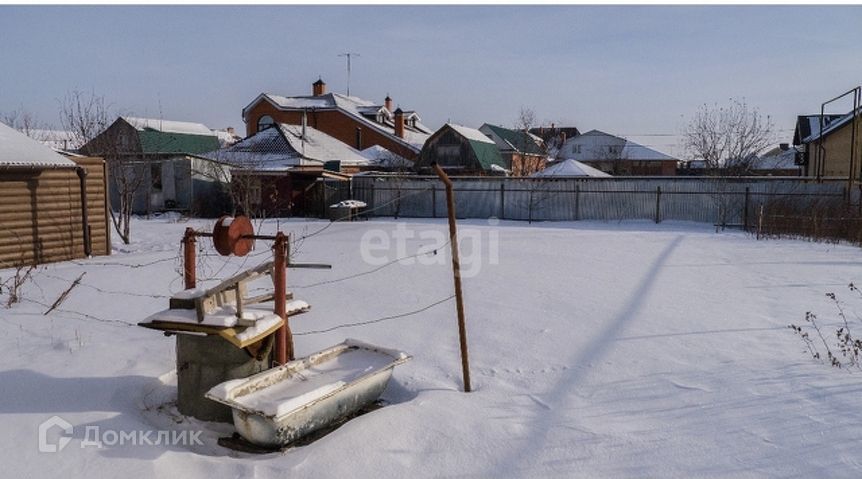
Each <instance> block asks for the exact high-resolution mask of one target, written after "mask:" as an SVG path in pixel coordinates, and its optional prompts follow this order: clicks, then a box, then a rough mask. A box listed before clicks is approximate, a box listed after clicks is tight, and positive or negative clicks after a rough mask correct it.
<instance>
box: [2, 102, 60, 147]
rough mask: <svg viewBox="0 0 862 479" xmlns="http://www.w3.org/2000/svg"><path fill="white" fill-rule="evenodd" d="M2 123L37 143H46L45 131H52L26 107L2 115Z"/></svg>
mask: <svg viewBox="0 0 862 479" xmlns="http://www.w3.org/2000/svg"><path fill="white" fill-rule="evenodd" d="M0 121H2V122H3V123H5V124H6V125H8V126H10V127H12V128H14V129H16V130H18V131H20V132H21V133H23V134H25V135H27V136H29V137H30V138H33V139H34V140H37V141H44V140H45V139H46V138H44V134H45V130H49V129H50V127H49V126H48V125H47V124H45V123H43V122H41V121H39V120H38V119H37V118H36V116H35V115H33V114H32V113H30V112H29V111H27V110H25V109H24V107H19V108H18V109H17V110H12V111H8V112H5V113H2V114H0Z"/></svg>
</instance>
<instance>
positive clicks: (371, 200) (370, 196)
mask: <svg viewBox="0 0 862 479" xmlns="http://www.w3.org/2000/svg"><path fill="white" fill-rule="evenodd" d="M375 181H377V180H375V179H374V178H372V179H371V192H370V193H369V194H368V199H369V204H370V205H371V207H370V208H368V213H367V214H368V215H369V216H371V213H372V212H374V208H376V207H377V198H375V197H374V182H375Z"/></svg>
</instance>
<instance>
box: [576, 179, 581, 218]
mask: <svg viewBox="0 0 862 479" xmlns="http://www.w3.org/2000/svg"><path fill="white" fill-rule="evenodd" d="M580 219H581V185H580V183H576V184H575V221H578V220H580Z"/></svg>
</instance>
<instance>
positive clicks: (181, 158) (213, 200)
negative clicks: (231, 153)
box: [80, 116, 230, 216]
mask: <svg viewBox="0 0 862 479" xmlns="http://www.w3.org/2000/svg"><path fill="white" fill-rule="evenodd" d="M219 146H220V142H219V135H218V133H216V132H215V131H213V130H211V129H210V128H208V127H207V126H206V125H203V124H201V123H196V122H187V121H174V120H164V119H159V118H139V117H133V116H121V117H119V118H117V119H116V120H115V121H114V122H113V123H112V124H111V125H110V126H108V127H107V128H106V129H105V130H104V131H102V132H101V133H99V134H98V135H97V136H96V137H95V138H93V139H92V140H90V141H89V142H87V143H86V144H85V145H83V146H82V147H81V148H80V151H81V152H82V153H84V154H87V155H91V156H100V157H103V158H105V161H106V162H107V163H108V165H109V172H110V175H109V187H110V188H109V190H110V195H111V203H112V204H113V205H115V206H116V205H119V204H120V194H121V191H125V192H129V193H130V194H131V196H132V212H133V213H135V214H149V213H152V212H158V211H165V210H177V211H185V212H190V213H192V214H196V215H200V216H216V215H219V214H221V213H223V212H224V210H225V209H226V208H227V207H228V206H229V201H228V195H227V194H226V192H225V190H224V185H225V183H227V182H229V180H230V176H229V175H230V173H229V169H228V168H227V167H226V166H223V165H220V164H218V163H215V162H213V161H212V160H210V159H207V158H202V157H201V156H200V155H201V154H202V153H205V152H209V151H212V150H215V149H218V148H219ZM120 174H122V175H124V176H119V175H120Z"/></svg>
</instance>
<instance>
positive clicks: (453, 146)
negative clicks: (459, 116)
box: [416, 123, 509, 175]
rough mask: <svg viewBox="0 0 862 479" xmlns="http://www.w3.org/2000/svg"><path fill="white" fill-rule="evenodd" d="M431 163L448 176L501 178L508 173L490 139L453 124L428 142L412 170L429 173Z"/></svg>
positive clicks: (498, 151) (504, 162)
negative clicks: (440, 168)
mask: <svg viewBox="0 0 862 479" xmlns="http://www.w3.org/2000/svg"><path fill="white" fill-rule="evenodd" d="M434 163H437V164H438V165H440V166H441V167H442V168H443V169H444V170H445V171H446V173H448V174H450V175H501V174H506V172H507V170H508V169H509V168H508V164H507V163H506V161H505V160H504V159H503V156H502V155H500V150H499V148H497V145H496V144H495V143H494V141H493V140H492V139H490V138H488V137H487V136H485V134H483V133H482V132H481V131H479V130H476V129H474V128H468V127H466V126H461V125H456V124H453V123H447V124H445V125H443V126H442V127H440V129H439V130H437V131H436V132H434V134H432V135H431V136H430V137H429V138H428V140H427V141H426V142H425V145H424V146H423V147H422V151H421V153H420V154H419V160H418V161H417V162H416V168H417V169H418V170H419V171H420V172H421V173H430V171H431V165H432V164H434Z"/></svg>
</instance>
